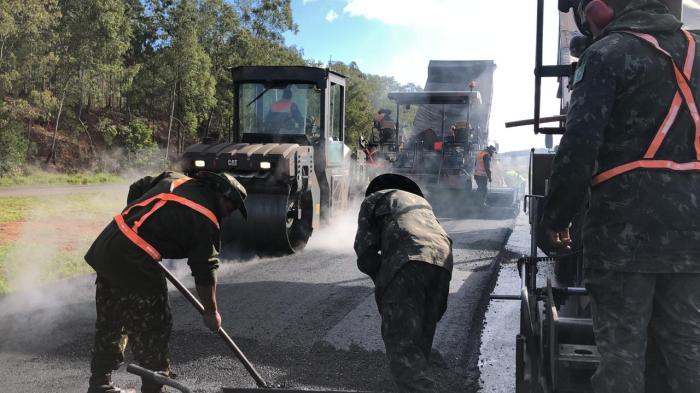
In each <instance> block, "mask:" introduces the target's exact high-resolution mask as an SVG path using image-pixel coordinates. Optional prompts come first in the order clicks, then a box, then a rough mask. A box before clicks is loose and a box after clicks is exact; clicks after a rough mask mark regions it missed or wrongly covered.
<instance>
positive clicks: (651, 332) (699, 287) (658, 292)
mask: <svg viewBox="0 0 700 393" xmlns="http://www.w3.org/2000/svg"><path fill="white" fill-rule="evenodd" d="M586 288H587V289H588V291H589V292H590V295H591V304H592V311H593V329H594V332H595V338H596V344H597V346H598V351H599V352H600V357H601V360H600V365H599V366H598V369H597V370H596V372H595V374H594V375H593V378H592V380H591V381H592V384H593V389H594V391H595V392H596V393H613V392H614V393H643V392H645V385H646V386H647V388H646V392H647V393H657V392H658V393H661V392H663V393H667V392H670V393H691V392H698V391H700V274H642V273H624V272H614V271H608V270H597V269H587V270H586ZM648 343H651V344H648ZM650 355H651V357H649V356H650ZM647 359H648V361H647ZM660 377H661V378H663V379H664V380H663V381H659V380H656V379H657V378H660ZM645 379H646V381H645ZM660 386H665V388H661V387H660Z"/></svg>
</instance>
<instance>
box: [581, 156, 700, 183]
mask: <svg viewBox="0 0 700 393" xmlns="http://www.w3.org/2000/svg"><path fill="white" fill-rule="evenodd" d="M640 168H641V169H670V170H673V171H679V172H688V171H700V162H696V161H693V162H686V163H678V162H675V161H668V160H639V161H634V162H630V163H628V164H624V165H620V166H618V167H616V168H613V169H610V170H607V171H605V172H602V173H600V174H598V175H597V176H596V177H595V178H593V185H594V186H595V185H598V184H600V183H602V182H604V181H606V180H610V179H612V178H613V177H615V176H617V175H620V174H622V173H625V172H629V171H633V170H635V169H640Z"/></svg>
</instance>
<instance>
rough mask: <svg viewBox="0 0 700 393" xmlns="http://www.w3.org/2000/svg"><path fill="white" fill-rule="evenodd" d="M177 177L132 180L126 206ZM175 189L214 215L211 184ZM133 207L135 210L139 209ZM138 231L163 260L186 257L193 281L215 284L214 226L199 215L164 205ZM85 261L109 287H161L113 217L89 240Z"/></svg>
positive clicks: (161, 280)
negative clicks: (91, 241)
mask: <svg viewBox="0 0 700 393" xmlns="http://www.w3.org/2000/svg"><path fill="white" fill-rule="evenodd" d="M179 177H182V175H180V174H176V173H172V172H166V173H164V174H162V175H161V176H158V177H156V178H152V177H145V178H143V179H141V180H139V181H137V182H135V183H134V184H132V185H131V187H130V190H129V196H128V198H127V199H128V204H129V205H131V204H132V203H137V202H140V201H142V200H145V199H147V198H150V197H152V196H154V195H156V194H159V193H161V192H168V191H169V190H170V183H171V182H172V181H173V180H175V179H177V178H179ZM178 190H179V193H180V194H181V195H182V196H184V197H186V198H188V199H190V200H193V201H195V202H197V203H199V204H200V205H203V206H205V207H206V208H208V209H209V210H211V211H212V212H214V214H215V215H216V216H217V217H219V213H218V208H217V204H216V199H215V196H214V193H213V192H212V191H211V189H210V188H208V187H206V186H204V185H203V184H201V183H199V182H197V181H196V180H191V181H189V182H187V183H185V184H183V185H182V186H180V187H179V188H178ZM134 211H135V214H138V209H135V210H134ZM127 220H129V217H127ZM219 221H220V217H219ZM127 222H129V221H127ZM138 234H139V236H141V237H142V238H143V239H144V240H145V241H147V242H148V243H149V244H151V245H152V246H153V247H154V248H155V249H156V250H158V251H159V252H160V254H161V255H162V256H163V258H164V259H185V258H187V264H188V265H189V266H190V270H191V271H192V275H193V276H194V280H195V283H196V284H197V285H204V286H207V285H213V284H214V283H215V280H216V276H215V271H216V269H217V268H218V266H219V259H218V252H217V250H218V248H219V229H218V228H217V227H216V226H215V225H214V224H213V223H212V222H211V221H209V220H208V219H207V218H206V217H204V216H203V215H202V214H200V213H197V212H195V211H194V210H192V209H190V208H189V207H185V206H183V205H180V204H178V203H166V204H165V205H164V206H163V207H162V208H161V209H159V210H157V211H156V212H155V213H154V214H152V215H151V216H150V217H149V218H148V220H146V221H145V222H144V224H143V225H142V226H141V227H140V228H139V232H138ZM85 260H86V261H87V263H88V264H89V265H90V266H92V267H93V269H95V271H96V272H97V275H98V276H100V277H102V278H104V279H106V280H107V281H108V282H109V283H110V284H112V285H115V286H118V287H121V288H125V289H129V290H132V291H142V292H147V291H153V290H156V291H159V290H162V289H164V288H165V280H164V277H163V276H162V274H161V273H160V271H159V270H158V269H157V268H156V266H155V263H154V262H153V259H152V258H151V257H150V256H148V254H146V253H145V252H144V251H142V250H141V249H140V248H138V246H136V245H135V244H134V243H133V242H131V240H129V239H128V238H127V237H126V236H124V234H123V233H122V232H121V231H120V230H119V228H118V227H117V225H116V224H115V222H114V220H112V222H111V223H110V224H109V225H107V227H106V228H105V229H104V230H103V231H102V233H101V234H100V235H99V236H98V237H97V239H96V240H95V241H94V243H93V244H92V246H91V247H90V249H89V250H88V252H87V254H86V255H85Z"/></svg>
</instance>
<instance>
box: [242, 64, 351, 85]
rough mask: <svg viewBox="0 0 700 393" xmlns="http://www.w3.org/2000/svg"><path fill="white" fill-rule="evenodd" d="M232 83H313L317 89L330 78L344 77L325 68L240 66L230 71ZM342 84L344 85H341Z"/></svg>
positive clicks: (335, 79)
mask: <svg viewBox="0 0 700 393" xmlns="http://www.w3.org/2000/svg"><path fill="white" fill-rule="evenodd" d="M231 76H232V77H233V81H234V82H237V83H238V82H260V83H280V82H289V83H313V84H315V85H316V86H318V87H319V88H323V87H325V86H326V81H327V80H328V79H329V77H330V78H332V79H334V82H336V81H337V80H338V79H340V80H343V81H344V80H345V76H344V75H341V74H339V73H337V72H335V71H331V70H329V69H326V68H318V67H308V66H241V67H234V68H232V69H231ZM343 84H344V83H343Z"/></svg>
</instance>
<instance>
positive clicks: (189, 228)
mask: <svg viewBox="0 0 700 393" xmlns="http://www.w3.org/2000/svg"><path fill="white" fill-rule="evenodd" d="M245 197H246V190H245V188H243V186H242V185H240V184H239V183H238V182H237V181H236V179H234V178H233V177H231V176H228V175H226V174H216V173H212V172H200V173H199V174H198V175H197V176H196V177H195V178H189V177H186V176H184V175H180V174H176V173H173V172H164V173H162V174H161V175H159V176H157V177H155V178H153V177H150V176H149V177H145V178H143V179H141V180H139V181H137V182H136V183H134V184H132V185H131V187H130V189H129V195H128V198H127V207H126V208H125V209H124V210H123V211H122V212H121V213H119V214H118V215H117V216H116V217H115V218H114V220H113V221H112V222H111V223H110V224H109V225H108V226H107V227H106V228H105V229H104V231H102V233H101V234H100V235H99V236H98V237H97V240H95V242H94V243H93V244H92V246H91V247H90V250H89V251H88V252H87V255H86V256H85V260H86V261H87V263H88V264H89V265H90V266H92V268H93V269H95V271H96V272H97V281H96V291H95V303H96V307H97V322H96V324H95V341H94V346H93V350H92V359H91V362H90V371H91V374H92V376H91V377H90V386H89V388H88V393H118V392H128V391H133V390H122V389H119V388H117V387H115V386H114V384H113V383H112V380H111V374H112V371H113V370H116V369H118V368H119V367H120V366H121V364H122V363H123V362H124V354H123V349H124V348H123V347H122V346H121V345H120V342H121V339H122V335H126V336H127V337H128V340H129V342H130V344H131V345H130V346H131V350H132V353H133V355H134V358H135V360H136V362H138V363H139V364H140V365H141V366H143V367H145V368H147V369H150V370H155V371H161V372H163V373H165V374H166V375H167V374H169V372H170V361H169V359H168V341H169V338H170V331H171V327H172V317H171V314H170V306H169V304H168V289H167V285H166V281H165V276H164V275H163V273H162V272H161V271H160V270H159V268H158V266H157V265H156V262H158V261H160V260H161V259H163V258H166V259H185V258H187V264H188V265H189V267H190V269H191V271H192V275H193V276H194V281H195V284H196V286H197V293H198V295H199V298H200V300H201V302H202V304H203V306H204V309H205V312H204V315H203V317H204V323H205V325H206V326H207V327H208V328H210V329H211V330H212V331H218V330H219V328H220V327H221V316H220V315H219V312H218V311H217V310H218V308H217V302H216V275H215V271H216V269H217V268H218V264H219V260H218V258H217V252H218V249H219V224H220V222H221V220H222V219H224V218H225V217H227V216H229V215H231V214H233V213H234V212H235V211H236V210H238V211H240V213H241V214H242V215H243V216H244V217H245V216H246V209H245V204H244V200H245ZM141 391H142V392H143V393H153V392H161V391H162V386H161V385H158V384H155V383H153V382H149V381H144V382H143V385H142V390H141Z"/></svg>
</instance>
